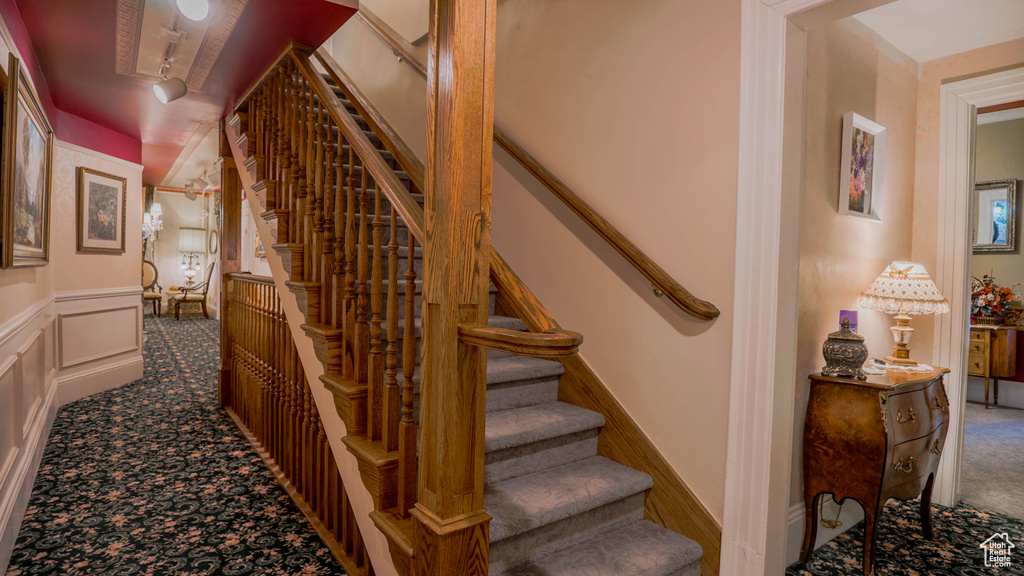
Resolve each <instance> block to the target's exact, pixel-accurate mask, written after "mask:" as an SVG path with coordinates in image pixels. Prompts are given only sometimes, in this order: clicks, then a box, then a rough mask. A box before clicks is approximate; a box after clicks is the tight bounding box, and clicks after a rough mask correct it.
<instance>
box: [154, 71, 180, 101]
mask: <svg viewBox="0 0 1024 576" xmlns="http://www.w3.org/2000/svg"><path fill="white" fill-rule="evenodd" d="M187 93H188V86H186V85H185V81H184V80H182V79H181V78H175V77H172V78H166V79H164V80H161V81H160V82H157V83H156V84H153V94H154V95H156V99H157V100H159V101H160V103H162V104H167V103H168V102H174V101H175V100H177V99H178V98H181V97H182V96H184V95H185V94H187Z"/></svg>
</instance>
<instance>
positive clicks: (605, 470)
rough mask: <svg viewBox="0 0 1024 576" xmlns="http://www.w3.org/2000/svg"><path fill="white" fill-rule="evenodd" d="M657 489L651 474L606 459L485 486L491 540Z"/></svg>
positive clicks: (593, 460)
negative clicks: (652, 488)
mask: <svg viewBox="0 0 1024 576" xmlns="http://www.w3.org/2000/svg"><path fill="white" fill-rule="evenodd" d="M652 486H654V482H653V481H652V480H651V477H650V476H648V475H647V474H644V473H643V472H638V471H636V470H633V469H632V468H627V467H626V466H623V465H622V464H618V463H616V462H613V461H611V460H608V459H607V458H603V457H600V456H596V457H594V458H588V459H586V460H581V461H579V462H572V463H569V464H565V465H564V466H559V467H557V468H552V469H551V470H545V471H543V472H536V473H534V474H528V475H526V476H519V477H517V478H512V479H511V480H505V481H502V482H498V483H496V484H491V485H487V486H484V508H485V509H486V510H487V513H488V514H490V515H491V518H492V520H491V524H490V540H491V542H492V543H494V542H498V541H500V540H504V539H506V538H510V537H513V536H516V535H519V534H523V533H525V532H527V531H530V530H533V529H535V528H539V527H541V526H544V525H547V524H551V523H553V522H557V521H559V520H562V519H565V518H569V517H571V516H574V515H576V514H580V513H582V512H586V511H588V510H593V509H596V508H600V507H602V506H605V505H607V504H611V503H612V502H616V501H618V500H622V499H625V498H627V497H629V496H632V495H634V494H638V493H641V492H643V491H645V490H648V489H650V488H651V487H652Z"/></svg>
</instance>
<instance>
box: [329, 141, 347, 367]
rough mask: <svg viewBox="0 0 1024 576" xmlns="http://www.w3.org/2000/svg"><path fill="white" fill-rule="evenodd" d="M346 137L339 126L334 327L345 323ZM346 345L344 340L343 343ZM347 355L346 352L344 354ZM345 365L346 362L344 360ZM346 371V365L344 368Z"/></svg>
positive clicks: (335, 208) (335, 160)
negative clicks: (344, 154) (344, 163)
mask: <svg viewBox="0 0 1024 576" xmlns="http://www.w3.org/2000/svg"><path fill="white" fill-rule="evenodd" d="M344 145H345V138H344V136H343V135H342V133H341V128H340V127H339V128H338V149H337V150H336V153H335V155H334V183H335V190H334V194H333V196H334V247H333V249H334V270H333V273H334V290H332V292H334V327H335V328H341V327H342V325H343V323H344V317H345V311H344V308H343V302H344V298H343V296H344V293H343V292H344V289H345V185H344V184H343V182H344V178H343V176H344V166H343V162H344V156H343V152H344V150H343V148H344ZM342 345H344V342H343V344H342ZM342 356H343V357H344V356H346V355H345V354H343V355H342ZM343 365H344V362H343ZM342 373H344V367H343V368H342Z"/></svg>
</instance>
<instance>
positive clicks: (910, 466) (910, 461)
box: [892, 456, 917, 473]
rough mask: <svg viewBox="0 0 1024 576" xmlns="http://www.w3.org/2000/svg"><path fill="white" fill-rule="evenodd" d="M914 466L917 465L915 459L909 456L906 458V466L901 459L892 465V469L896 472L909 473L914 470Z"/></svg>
mask: <svg viewBox="0 0 1024 576" xmlns="http://www.w3.org/2000/svg"><path fill="white" fill-rule="evenodd" d="M914 464H917V458H914V457H913V456H910V457H908V458H907V463H906V464H904V463H903V458H900V459H899V460H897V461H896V463H895V464H893V465H892V467H893V468H895V469H896V470H899V471H900V472H906V473H910V472H912V471H913V470H914Z"/></svg>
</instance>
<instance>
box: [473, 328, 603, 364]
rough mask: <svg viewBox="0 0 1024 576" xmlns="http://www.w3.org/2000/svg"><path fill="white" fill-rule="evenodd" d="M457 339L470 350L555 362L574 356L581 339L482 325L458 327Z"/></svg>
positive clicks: (566, 334)
mask: <svg viewBox="0 0 1024 576" xmlns="http://www.w3.org/2000/svg"><path fill="white" fill-rule="evenodd" d="M459 339H460V340H462V341H463V342H465V343H466V344H471V345H473V346H482V347H484V348H489V349H491V350H498V351H501V352H508V353H510V354H518V355H520V356H531V357H533V358H557V357H559V356H572V355H573V354H575V353H576V352H578V351H579V349H580V343H582V342H583V335H582V334H580V333H579V332H571V331H569V330H549V331H546V332H520V331H518V330H508V329H506V328H495V327H493V326H488V325H486V324H459Z"/></svg>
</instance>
